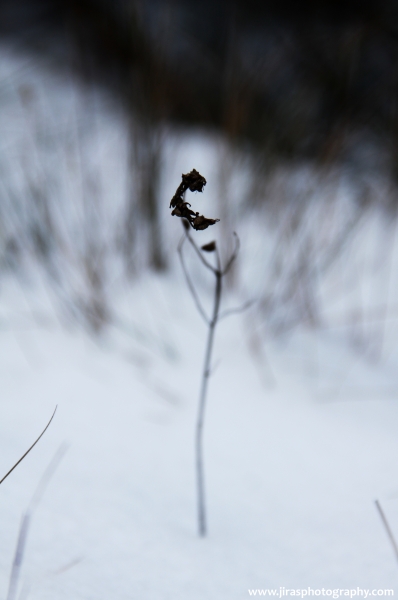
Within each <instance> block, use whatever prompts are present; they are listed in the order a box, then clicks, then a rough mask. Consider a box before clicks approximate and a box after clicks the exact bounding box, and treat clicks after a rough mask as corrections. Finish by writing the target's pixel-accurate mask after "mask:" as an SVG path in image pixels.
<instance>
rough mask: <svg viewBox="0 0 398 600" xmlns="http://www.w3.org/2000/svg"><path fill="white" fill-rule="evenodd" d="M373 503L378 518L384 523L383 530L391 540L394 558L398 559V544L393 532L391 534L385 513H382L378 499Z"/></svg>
mask: <svg viewBox="0 0 398 600" xmlns="http://www.w3.org/2000/svg"><path fill="white" fill-rule="evenodd" d="M375 505H376V508H377V510H378V513H379V515H380V518H381V520H382V521H383V525H384V528H385V530H386V532H387V535H388V538H389V540H390V542H391V546H392V547H393V549H394V554H395V558H396V559H397V560H398V546H397V542H396V541H395V538H394V534H393V532H392V530H391V527H390V525H389V523H388V521H387V518H386V515H385V514H384V511H383V509H382V508H381V505H380V502H379V501H378V500H375Z"/></svg>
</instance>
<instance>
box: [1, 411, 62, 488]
mask: <svg viewBox="0 0 398 600" xmlns="http://www.w3.org/2000/svg"><path fill="white" fill-rule="evenodd" d="M57 408H58V404H57V406H56V407H55V410H54V412H53V414H52V417H51V419H50V420H49V422H48V423H47V425H46V426H45V428H44V429H43V431H42V432H41V434H40V435H39V437H38V438H37V440H36V441H35V442H34V443H33V444H32V445H31V447H30V448H29V449H28V450H27V451H26V452H25V454H24V455H23V456H21V458H20V459H19V460H18V462H16V463H15V465H14V466H13V467H11V469H10V470H9V471H8V473H6V474H5V475H4V477H3V478H2V479H0V484H2V483H3V481H4V480H5V479H7V477H8V476H9V475H11V473H12V472H13V470H14V469H16V468H17V466H18V465H19V463H20V462H22V461H23V459H24V458H25V456H27V455H28V454H29V452H30V451H31V450H32V449H33V448H34V447H35V446H36V444H37V442H38V441H39V440H40V438H42V437H43V435H44V434H45V432H46V431H47V429H48V428H49V426H50V423H51V421H52V420H53V418H54V415H55V412H56V410H57Z"/></svg>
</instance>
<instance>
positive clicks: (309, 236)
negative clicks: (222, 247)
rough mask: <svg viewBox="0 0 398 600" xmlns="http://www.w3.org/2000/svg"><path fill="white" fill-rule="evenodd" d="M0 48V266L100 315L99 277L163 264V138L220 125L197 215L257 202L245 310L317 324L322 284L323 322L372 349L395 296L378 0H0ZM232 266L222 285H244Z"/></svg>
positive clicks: (385, 51) (391, 9) (107, 292)
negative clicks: (209, 190)
mask: <svg viewBox="0 0 398 600" xmlns="http://www.w3.org/2000/svg"><path fill="white" fill-rule="evenodd" d="M0 45H1V47H0V131H1V132H2V136H1V139H2V147H1V148H0V175H1V177H0V179H1V184H0V262H1V266H2V268H1V271H2V274H3V277H4V276H8V275H9V274H10V273H13V274H14V275H15V273H17V274H19V275H18V276H19V277H22V278H25V279H26V278H28V279H29V277H28V276H27V273H30V272H31V271H30V270H31V269H32V268H33V267H32V264H33V263H34V265H35V266H34V268H37V265H39V266H40V269H41V270H42V271H43V273H45V277H46V280H47V281H49V282H51V290H52V292H51V293H53V294H55V296H56V299H57V302H58V303H59V304H60V306H62V310H64V312H65V313H67V314H68V315H69V316H71V317H73V318H74V319H78V320H79V319H80V320H82V321H83V322H85V323H87V324H88V325H89V326H90V328H92V329H94V330H96V331H98V330H100V329H101V328H102V327H103V326H104V325H105V324H106V323H107V322H109V321H111V320H112V319H113V318H114V311H113V306H112V290H113V289H114V283H115V272H116V273H119V274H120V278H124V279H125V280H126V281H128V280H131V279H134V277H135V276H136V275H137V274H138V273H140V272H142V270H147V269H152V270H155V271H167V269H168V268H169V267H170V260H171V258H170V257H171V255H172V254H173V253H174V252H175V241H174V245H173V244H171V243H168V242H167V239H166V237H167V236H165V234H164V231H163V229H164V228H163V229H162V219H163V217H162V214H163V211H164V208H163V205H165V207H166V208H167V202H166V204H165V198H164V194H163V193H162V190H163V188H164V180H165V172H164V171H165V154H167V147H168V146H167V144H168V139H169V138H170V135H171V134H172V133H173V132H174V133H175V132H184V135H185V136H189V135H190V132H191V133H192V135H197V133H198V131H199V132H202V133H204V134H205V135H208V136H209V139H210V140H217V142H214V144H213V145H215V146H216V147H217V149H218V150H217V153H216V154H217V157H216V163H217V164H216V173H217V181H218V184H217V185H218V187H217V196H218V203H217V210H216V212H217V214H214V215H210V216H219V217H221V228H222V231H223V233H224V235H225V236H227V234H228V235H229V232H230V231H231V230H233V229H234V228H236V227H237V226H238V225H237V224H239V227H240V229H241V230H243V231H244V230H245V229H244V227H245V225H244V224H243V220H245V223H246V225H247V229H248V231H251V229H250V227H251V223H252V221H251V219H252V215H253V212H254V215H255V217H254V220H255V226H256V227H257V229H256V231H257V238H256V239H258V240H259V242H258V244H260V245H262V248H261V249H260V250H259V249H258V248H257V249H256V251H255V253H254V254H253V256H254V255H255V256H256V257H257V259H258V257H259V255H260V256H261V260H259V262H257V263H256V269H255V273H254V274H252V275H251V277H252V279H251V281H253V280H256V281H257V280H259V281H261V286H258V285H257V287H256V285H253V286H252V287H253V293H255V294H257V297H258V298H259V303H258V305H257V306H258V308H257V310H258V313H259V315H260V320H261V323H262V325H263V326H264V327H266V328H267V330H272V331H273V332H276V333H279V332H283V331H287V330H289V329H291V328H292V327H294V326H295V325H297V324H299V323H300V324H301V323H306V324H308V325H310V326H311V327H322V326H328V327H329V326H330V323H331V322H333V318H335V317H334V316H333V315H335V313H333V311H332V313H330V311H329V312H327V310H326V309H328V307H329V305H330V303H329V305H328V303H327V302H326V301H325V300H324V298H328V299H330V298H331V297H332V296H333V294H334V296H333V297H334V299H335V300H334V301H333V302H334V305H333V306H339V302H340V300H341V298H342V294H343V292H344V294H345V297H348V296H349V297H350V298H351V299H352V298H354V299H353V300H352V302H351V301H350V302H351V303H350V304H349V306H348V305H345V307H344V311H345V312H343V313H341V311H340V312H339V313H338V314H337V313H336V314H337V317H336V318H337V321H336V319H335V321H334V322H336V323H337V322H339V323H340V324H341V323H345V324H346V323H347V322H349V324H350V331H351V334H350V335H351V337H352V340H353V343H354V344H356V345H357V346H358V347H361V348H364V349H365V352H366V353H368V354H369V355H371V356H373V357H380V356H381V354H382V353H383V345H384V338H385V330H386V323H387V322H388V319H390V318H391V314H392V312H391V311H392V310H393V309H394V306H395V304H394V297H393V294H392V292H391V290H393V289H395V280H394V273H395V269H394V260H395V259H394V256H395V254H394V252H395V229H396V212H397V207H398V202H397V193H396V192H397V182H398V181H397V180H398V6H397V5H396V3H395V2H393V1H392V0H390V1H389V0H381V1H380V0H379V1H376V0H362V1H359V0H358V1H354V0H347V1H345V2H343V1H336V0H335V1H333V0H330V1H322V0H318V1H317V0H306V1H298V2H293V1H289V0H278V1H276V0H264V1H262V2H260V1H255V0H245V1H243V0H235V1H223V0H211V1H210V0H200V1H199V0H161V1H160V0H112V1H111V0H78V1H77V0H76V1H72V0H68V1H67V0H13V1H11V0H2V1H1V3H0ZM196 166H197V165H194V164H192V165H191V167H196ZM237 174H238V175H239V174H240V179H241V183H240V184H239V185H240V187H239V186H238V184H237V183H236V176H237ZM204 175H206V173H204ZM242 181H243V184H242ZM178 183H179V180H178V179H177V180H176V181H175V185H174V188H175V187H177V185H178ZM238 187H239V199H238V200H233V198H235V196H236V189H238ZM234 190H235V191H234ZM169 191H171V193H173V192H174V190H173V189H170V190H169ZM252 220H253V219H252ZM259 228H260V233H259V234H258V231H259ZM253 231H254V229H253ZM249 238H250V234H248V239H249ZM364 240H366V242H364ZM369 240H372V241H371V242H370V241H369ZM258 244H257V246H258ZM348 249H349V250H348ZM347 252H349V254H347ZM173 255H174V254H173ZM250 256H251V255H250V252H249V251H248V254H247V257H246V261H247V264H248V263H249V262H250V260H252V262H253V261H254V258H253V259H251V258H250ZM348 256H349V257H350V259H349V261H348V258H347V257H348ZM348 263H349V265H350V269H349V270H348V271H347V269H348V266H347V265H348ZM342 265H344V269H343V266H342ZM359 265H360V266H359ZM343 270H344V273H343ZM246 272H250V268H249V267H248V268H247V269H246V270H245V273H246ZM365 272H366V273H365ZM245 273H235V274H234V277H233V280H232V279H231V282H230V283H231V285H233V284H235V285H239V284H240V285H242V286H246V288H247V287H250V285H251V284H250V282H249V280H248V277H249V276H247V277H246V279H245ZM369 273H370V274H369ZM362 275H363V277H366V278H367V279H366V286H367V287H368V288H369V289H371V290H372V292H371V293H370V292H369V293H368V292H366V293H365V294H363V292H362V291H358V290H362V289H363V286H364V281H365V279H360V278H361V276H362ZM369 277H370V279H369ZM372 278H373V279H372ZM375 278H376V279H377V282H376V284H375ZM369 281H371V283H369ZM355 285H356V286H357V287H355ZM397 287H398V286H397ZM370 296H371V297H370ZM387 296H388V303H387V300H386V298H387ZM365 305H366V306H365ZM329 313H330V314H329ZM330 315H332V316H330Z"/></svg>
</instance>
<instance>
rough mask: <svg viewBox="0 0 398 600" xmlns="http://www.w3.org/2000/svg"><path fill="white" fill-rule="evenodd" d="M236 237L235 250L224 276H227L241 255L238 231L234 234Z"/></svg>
mask: <svg viewBox="0 0 398 600" xmlns="http://www.w3.org/2000/svg"><path fill="white" fill-rule="evenodd" d="M233 234H234V236H235V249H234V251H233V252H232V254H231V256H230V258H229V260H228V262H227V264H226V266H225V267H224V271H223V272H222V274H223V275H226V274H227V273H228V271H229V270H230V268H231V267H232V264H233V262H234V261H235V260H236V258H237V256H238V253H239V248H240V240H239V237H238V234H237V233H236V231H234V232H233Z"/></svg>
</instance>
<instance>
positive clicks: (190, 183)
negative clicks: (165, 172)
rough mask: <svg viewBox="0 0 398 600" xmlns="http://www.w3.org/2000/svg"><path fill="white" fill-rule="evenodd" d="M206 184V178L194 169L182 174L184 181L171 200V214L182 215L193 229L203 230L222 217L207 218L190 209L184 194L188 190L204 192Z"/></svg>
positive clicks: (174, 215)
mask: <svg viewBox="0 0 398 600" xmlns="http://www.w3.org/2000/svg"><path fill="white" fill-rule="evenodd" d="M205 185H206V179H205V178H204V177H203V176H202V175H201V174H200V173H199V172H198V171H197V170H196V169H192V171H191V172H190V173H186V174H185V175H184V174H183V175H182V181H181V183H180V185H179V186H178V188H177V190H176V193H175V194H174V196H173V197H172V199H171V201H170V208H173V210H172V212H171V214H172V216H173V217H181V218H182V219H184V220H185V221H184V222H188V223H189V224H190V226H191V227H192V228H193V229H196V231H201V230H203V229H207V228H208V227H209V226H210V225H214V224H215V223H217V222H218V221H219V220H220V219H207V218H206V217H204V216H203V215H199V213H198V212H194V211H193V210H191V209H190V206H191V205H190V204H189V202H185V200H184V194H185V192H186V191H187V190H189V191H190V192H203V188H204V186H205Z"/></svg>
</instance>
